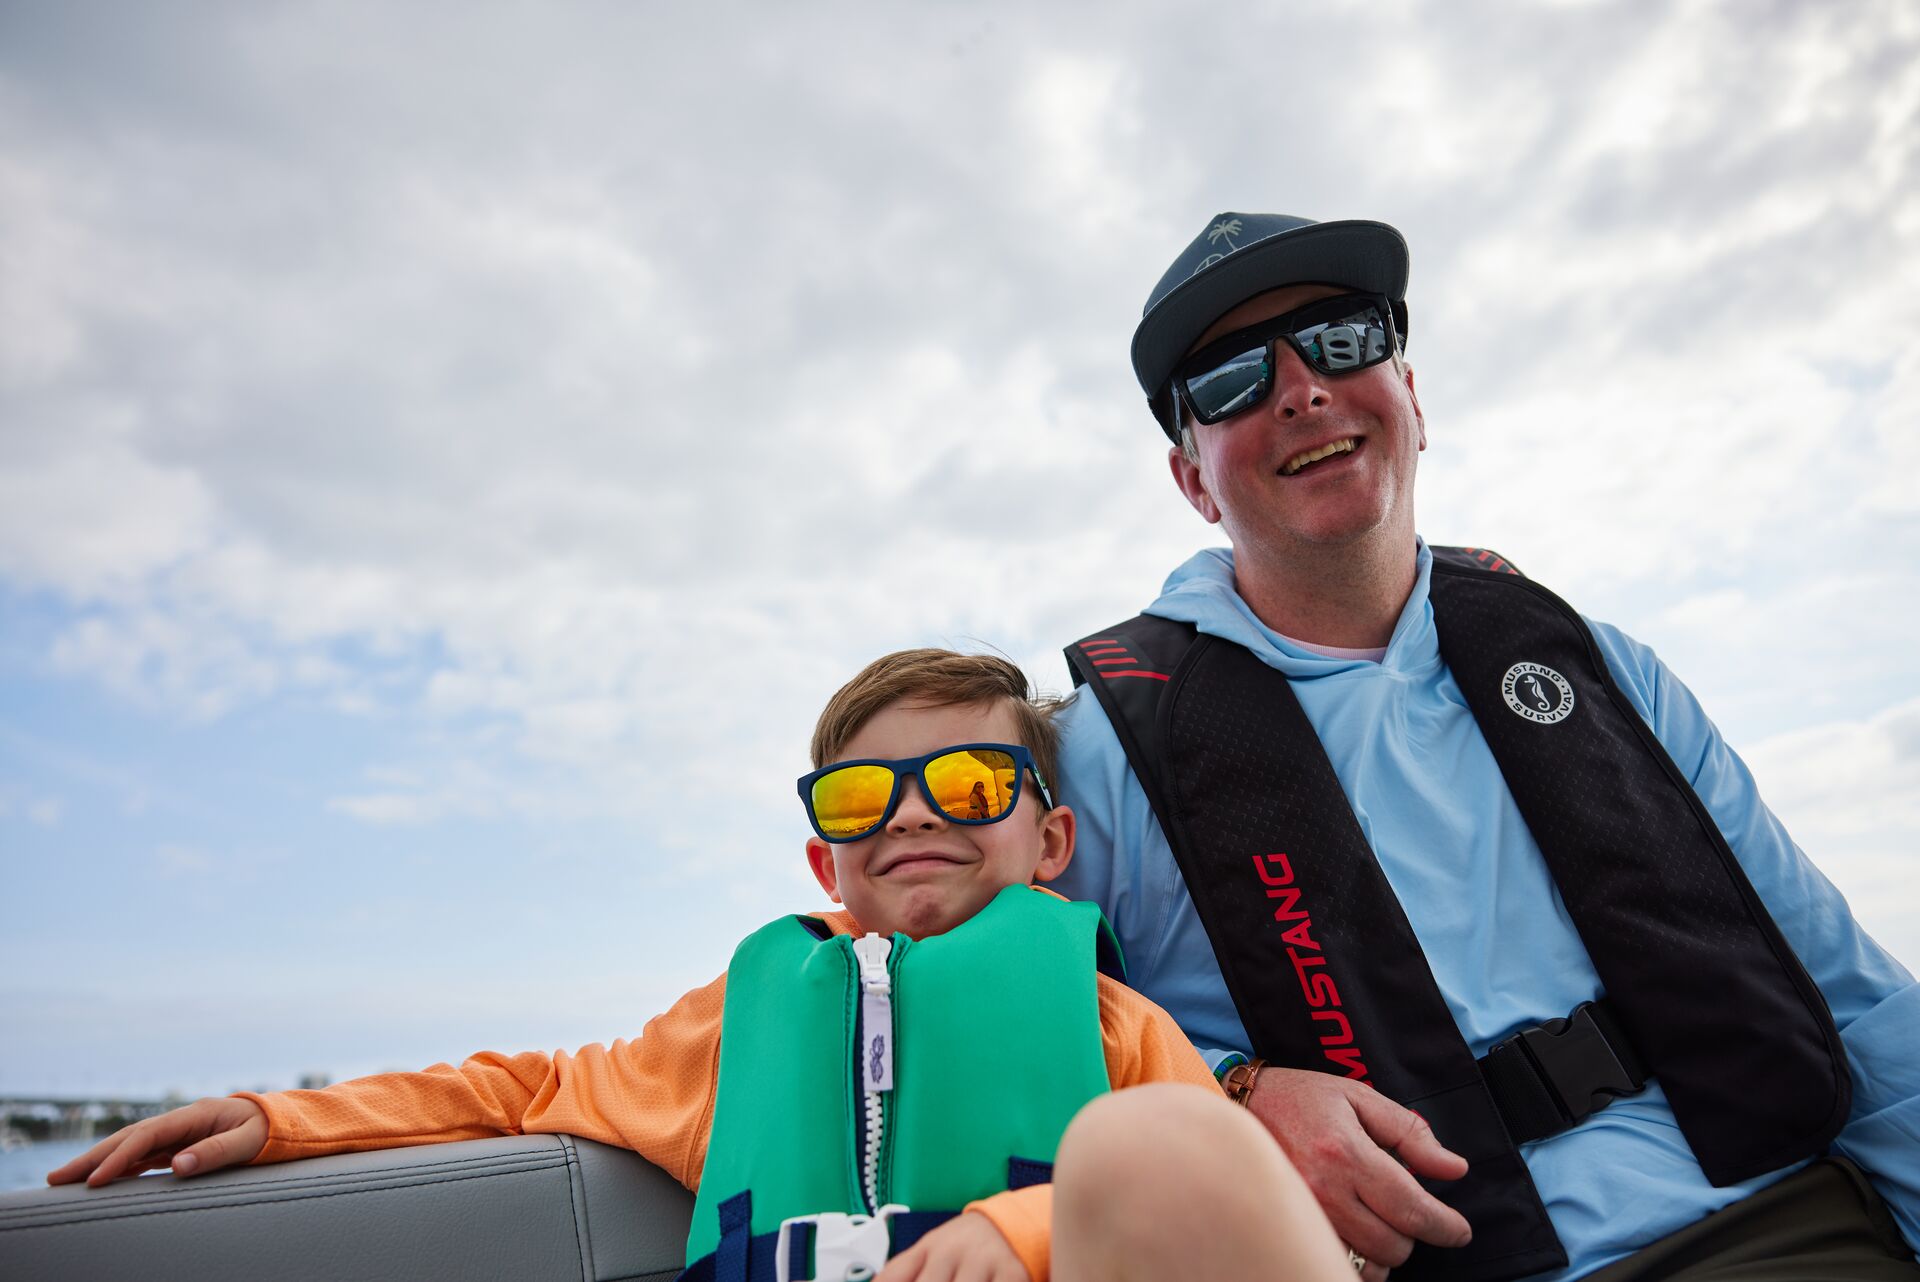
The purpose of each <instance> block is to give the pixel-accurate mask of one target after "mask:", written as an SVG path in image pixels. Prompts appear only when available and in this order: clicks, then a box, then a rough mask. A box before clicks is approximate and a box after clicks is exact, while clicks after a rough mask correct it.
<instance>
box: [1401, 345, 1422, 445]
mask: <svg viewBox="0 0 1920 1282" xmlns="http://www.w3.org/2000/svg"><path fill="white" fill-rule="evenodd" d="M1402 374H1403V376H1404V378H1405V380H1406V384H1407V399H1408V400H1409V401H1412V402H1413V421H1414V422H1416V423H1418V424H1419V425H1420V448H1421V449H1423V450H1424V449H1426V448H1427V416H1426V415H1425V414H1422V413H1421V412H1420V398H1419V397H1418V396H1416V395H1415V394H1414V391H1413V366H1411V365H1406V366H1403V367H1402Z"/></svg>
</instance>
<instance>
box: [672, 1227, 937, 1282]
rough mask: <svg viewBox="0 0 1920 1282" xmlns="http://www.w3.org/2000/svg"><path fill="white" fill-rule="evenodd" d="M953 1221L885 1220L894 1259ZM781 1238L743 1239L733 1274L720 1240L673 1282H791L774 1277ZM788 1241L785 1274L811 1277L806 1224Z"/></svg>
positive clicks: (809, 1234)
mask: <svg viewBox="0 0 1920 1282" xmlns="http://www.w3.org/2000/svg"><path fill="white" fill-rule="evenodd" d="M953 1217H954V1212H952V1211H905V1212H900V1213H897V1214H895V1215H893V1216H891V1217H889V1218H888V1220H887V1229H888V1232H889V1236H890V1239H891V1241H892V1243H893V1246H892V1253H893V1254H894V1255H898V1254H900V1252H902V1251H904V1250H906V1249H907V1248H908V1247H910V1246H912V1245H913V1244H914V1243H915V1242H918V1241H919V1240H920V1239H921V1238H923V1237H925V1236H926V1235H927V1234H929V1233H931V1232H933V1231H934V1230H935V1229H937V1228H939V1227H940V1226H941V1225H942V1224H945V1223H946V1222H947V1221H948V1220H950V1219H952V1218H953ZM779 1237H780V1234H779V1233H778V1232H777V1231H776V1232H773V1233H760V1234H756V1235H754V1236H753V1237H750V1238H747V1239H745V1242H744V1245H745V1247H746V1252H745V1260H744V1261H743V1262H741V1263H740V1264H739V1265H738V1271H736V1270H735V1264H734V1260H733V1259H729V1260H727V1261H725V1262H724V1263H723V1262H722V1261H721V1257H722V1256H725V1255H728V1254H729V1252H728V1250H727V1246H728V1243H727V1242H726V1240H724V1239H723V1240H722V1242H721V1244H720V1249H718V1250H716V1251H714V1252H712V1253H711V1254H708V1255H703V1256H701V1257H700V1258H699V1259H697V1260H695V1261H694V1262H693V1263H692V1264H689V1265H688V1266H687V1267H686V1268H685V1269H683V1270H681V1272H680V1276H679V1277H678V1278H676V1279H674V1282H792V1279H790V1278H776V1277H774V1276H773V1273H774V1269H773V1262H774V1258H775V1252H776V1251H777V1250H778V1248H779ZM790 1238H791V1240H790V1241H789V1242H788V1243H787V1247H788V1250H789V1252H790V1253H791V1254H790V1257H789V1263H788V1272H790V1273H793V1274H795V1275H796V1276H798V1277H802V1278H811V1277H812V1276H813V1268H812V1261H813V1229H812V1228H811V1227H810V1226H808V1225H805V1224H801V1225H796V1226H794V1228H793V1229H791V1230H790Z"/></svg>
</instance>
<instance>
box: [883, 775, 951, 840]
mask: <svg viewBox="0 0 1920 1282" xmlns="http://www.w3.org/2000/svg"><path fill="white" fill-rule="evenodd" d="M901 784H902V787H901V790H900V804H899V805H898V806H896V807H894V811H893V818H892V819H889V820H888V821H887V831H888V832H914V831H917V830H922V829H927V828H944V827H946V826H947V817H946V816H945V815H944V814H942V813H941V812H940V811H939V810H938V809H937V808H936V807H934V806H931V805H929V804H928V803H927V794H926V793H925V791H923V790H922V788H921V786H920V780H919V779H917V778H914V777H912V776H909V777H907V778H906V779H903V780H902V781H901Z"/></svg>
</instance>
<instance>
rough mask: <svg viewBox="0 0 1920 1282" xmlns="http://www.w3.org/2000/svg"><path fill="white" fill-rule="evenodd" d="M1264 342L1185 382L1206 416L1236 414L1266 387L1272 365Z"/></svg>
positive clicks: (1201, 411) (1197, 405) (1190, 394)
mask: <svg viewBox="0 0 1920 1282" xmlns="http://www.w3.org/2000/svg"><path fill="white" fill-rule="evenodd" d="M1267 351H1268V349H1267V348H1266V347H1265V346H1264V345H1263V346H1260V347H1256V348H1254V349H1253V350H1251V351H1247V352H1242V353H1241V354H1240V355H1238V356H1235V357H1233V358H1232V359H1231V360H1228V361H1225V362H1223V363H1222V364H1220V365H1217V366H1215V367H1214V368H1212V369H1210V370H1208V371H1207V372H1206V373H1204V374H1202V375H1200V376H1199V377H1197V378H1192V379H1189V380H1188V381H1187V394H1188V395H1189V396H1191V397H1192V398H1193V403H1194V405H1195V406H1196V407H1197V408H1198V409H1199V411H1200V413H1202V414H1204V415H1206V416H1207V417H1208V418H1213V417H1215V416H1223V415H1227V414H1237V413H1239V412H1240V410H1242V409H1244V408H1245V407H1246V406H1247V405H1249V404H1251V403H1252V402H1253V400H1254V399H1255V398H1256V397H1258V396H1260V395H1261V394H1262V393H1264V392H1265V391H1266V390H1267V379H1268V378H1269V377H1270V376H1271V374H1272V365H1271V363H1270V362H1269V361H1268V359H1267Z"/></svg>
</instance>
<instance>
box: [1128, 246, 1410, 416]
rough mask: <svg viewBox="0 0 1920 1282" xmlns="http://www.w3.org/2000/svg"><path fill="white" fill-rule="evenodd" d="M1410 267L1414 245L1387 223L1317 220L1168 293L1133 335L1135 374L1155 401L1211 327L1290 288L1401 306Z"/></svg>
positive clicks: (1224, 261)
mask: <svg viewBox="0 0 1920 1282" xmlns="http://www.w3.org/2000/svg"><path fill="white" fill-rule="evenodd" d="M1409 266H1410V259H1409V256H1408V253H1407V242H1406V240H1405V239H1404V238H1402V237H1401V235H1400V233H1399V232H1397V231H1395V230H1394V229H1393V228H1391V227H1389V226H1387V225H1386V224H1385V223H1376V222H1370V221H1365V220H1348V221H1345V222H1332V223H1315V224H1313V225H1312V226H1311V227H1302V228H1300V229H1299V230H1298V231H1291V232H1283V233H1281V234H1280V235H1278V236H1270V237H1268V238H1267V239H1266V240H1263V241H1261V242H1260V243H1258V244H1256V245H1249V246H1247V248H1245V249H1242V250H1237V251H1235V252H1234V253H1232V254H1229V255H1228V256H1227V257H1225V258H1223V259H1222V260H1221V261H1220V262H1219V263H1218V264H1216V265H1215V266H1213V267H1211V268H1208V269H1207V270H1205V271H1202V272H1199V273H1197V274H1195V275H1193V276H1191V277H1189V278H1188V279H1187V280H1186V281H1184V282H1182V283H1181V284H1180V285H1177V286H1175V287H1174V288H1173V289H1172V290H1170V291H1168V293H1167V295H1166V297H1164V298H1162V299H1161V300H1160V301H1159V303H1157V304H1156V305H1155V306H1154V308H1153V309H1152V310H1151V311H1149V312H1148V313H1147V314H1146V315H1145V316H1144V317H1142V318H1141V321H1140V328H1138V329H1136V330H1134V331H1133V372H1134V374H1135V376H1136V377H1138V378H1139V380H1140V387H1141V389H1142V390H1143V391H1145V392H1146V394H1147V395H1148V396H1152V395H1153V394H1154V393H1155V392H1157V391H1159V390H1160V386H1161V385H1162V384H1163V383H1165V382H1166V381H1167V377H1168V376H1169V375H1170V374H1172V373H1173V367H1174V366H1175V365H1176V364H1178V363H1179V360H1180V358H1181V357H1182V356H1184V355H1185V354H1186V352H1187V349H1188V348H1190V347H1192V346H1193V343H1194V340H1195V339H1197V338H1199V337H1200V335H1201V334H1203V333H1205V332H1206V329H1207V326H1209V325H1211V324H1213V323H1214V322H1215V321H1216V320H1219V319H1220V317H1222V316H1224V315H1226V313H1228V312H1229V311H1231V310H1233V309H1234V308H1235V307H1237V306H1239V305H1240V304H1241V303H1244V302H1245V301H1247V300H1248V299H1249V298H1252V297H1253V296H1254V295H1255V294H1263V293H1265V292H1266V291H1267V290H1270V289H1278V288H1280V286H1282V285H1300V284H1306V283H1310V282H1314V283H1324V284H1328V285H1344V286H1347V287H1348V288H1350V289H1356V290H1364V291H1365V292H1367V293H1371V294H1385V295H1386V296H1387V298H1388V299H1389V300H1391V301H1393V302H1400V301H1402V300H1404V299H1405V298H1406V295H1407V273H1408V270H1409Z"/></svg>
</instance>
